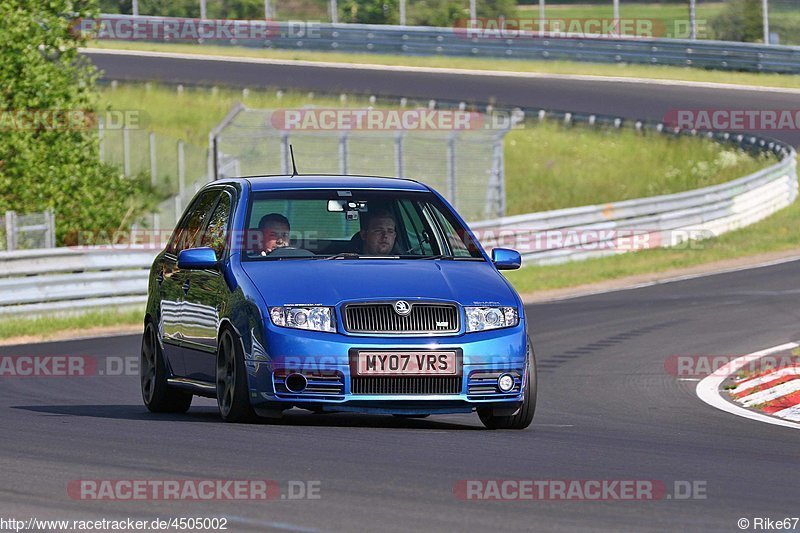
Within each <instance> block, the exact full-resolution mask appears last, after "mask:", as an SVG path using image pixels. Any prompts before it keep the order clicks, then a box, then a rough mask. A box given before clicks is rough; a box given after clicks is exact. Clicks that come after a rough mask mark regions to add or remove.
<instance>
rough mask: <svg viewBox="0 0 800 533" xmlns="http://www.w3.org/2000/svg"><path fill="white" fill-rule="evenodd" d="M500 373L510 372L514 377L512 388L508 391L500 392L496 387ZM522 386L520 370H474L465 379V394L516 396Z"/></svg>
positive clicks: (490, 396)
mask: <svg viewBox="0 0 800 533" xmlns="http://www.w3.org/2000/svg"><path fill="white" fill-rule="evenodd" d="M502 374H511V375H512V376H513V377H514V388H512V389H511V390H510V391H508V392H500V390H499V389H498V388H497V378H499V377H500V376H501V375H502ZM521 388H522V374H521V373H520V372H483V371H476V372H473V373H471V374H470V375H469V380H467V395H468V396H470V397H473V396H481V397H485V398H493V397H500V398H502V397H504V396H516V395H517V394H519V392H520V390H521Z"/></svg>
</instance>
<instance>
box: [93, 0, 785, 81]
mask: <svg viewBox="0 0 800 533" xmlns="http://www.w3.org/2000/svg"><path fill="white" fill-rule="evenodd" d="M186 20H187V19H176V18H169V17H146V16H138V17H133V16H132V15H110V14H104V15H101V16H100V20H99V21H98V22H101V23H102V24H105V26H100V27H101V28H113V27H115V26H114V24H117V26H116V27H124V28H127V31H124V32H117V33H114V32H113V31H112V32H106V34H105V35H107V36H108V37H107V38H108V39H109V40H133V39H134V36H135V39H136V40H144V41H156V42H175V39H168V38H165V35H164V31H163V28H164V27H165V24H171V25H172V27H174V28H182V27H184V26H186ZM200 22H201V21H199V20H197V21H195V23H200ZM237 23H238V24H244V25H247V24H251V25H253V27H254V28H260V29H258V30H254V31H252V32H248V31H242V32H241V34H240V38H238V39H236V38H230V39H219V38H216V39H214V40H207V41H203V39H187V38H186V37H185V34H184V35H183V38H180V39H178V42H183V43H185V42H195V43H200V44H202V43H203V42H209V43H211V44H216V45H226V44H227V45H232V46H245V47H257V48H280V49H291V50H320V51H323V50H324V51H334V52H361V53H378V54H403V55H424V56H430V55H441V56H469V57H487V58H510V59H537V60H570V61H586V62H597V63H638V64H648V65H673V66H684V67H687V66H688V67H697V68H712V69H719V70H743V71H750V72H777V73H795V74H796V73H800V46H783V45H763V44H757V43H737V42H730V41H711V40H708V41H706V40H702V41H699V40H686V39H659V38H641V37H639V38H632V37H618V38H609V37H606V36H585V35H570V34H564V33H561V34H554V33H541V34H540V33H539V32H517V33H516V34H514V35H513V36H505V37H503V36H502V35H501V36H496V35H493V34H491V33H489V32H486V33H484V32H481V31H477V32H472V33H470V31H469V30H467V29H466V28H438V27H426V26H391V25H375V24H328V23H324V24H323V23H315V22H314V23H305V24H304V25H300V29H298V24H297V23H296V22H269V23H265V21H263V20H261V21H237ZM265 24H267V26H266V29H265V30H264V29H263V28H264V26H265ZM120 25H121V26H120ZM135 25H138V28H140V31H138V32H135V31H134V29H135V28H136V27H137V26H135ZM85 27H86V28H87V29H88V28H90V27H91V25H90V24H89V25H86V26H85ZM242 34H243V35H245V36H249V35H254V36H258V37H254V38H241V35H242ZM102 35H103V34H100V36H101V37H102ZM128 35H130V36H128Z"/></svg>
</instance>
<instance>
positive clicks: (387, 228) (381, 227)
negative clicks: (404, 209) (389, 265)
mask: <svg viewBox="0 0 800 533" xmlns="http://www.w3.org/2000/svg"><path fill="white" fill-rule="evenodd" d="M396 230H397V224H396V223H395V220H394V216H392V214H391V213H390V212H389V211H388V210H386V209H379V210H377V211H374V212H371V213H369V214H368V215H367V217H366V220H365V221H364V225H363V227H362V229H361V240H362V242H363V243H364V245H363V251H362V253H363V254H364V255H389V254H390V253H391V252H392V250H393V249H394V241H395V238H396V237H397V231H396Z"/></svg>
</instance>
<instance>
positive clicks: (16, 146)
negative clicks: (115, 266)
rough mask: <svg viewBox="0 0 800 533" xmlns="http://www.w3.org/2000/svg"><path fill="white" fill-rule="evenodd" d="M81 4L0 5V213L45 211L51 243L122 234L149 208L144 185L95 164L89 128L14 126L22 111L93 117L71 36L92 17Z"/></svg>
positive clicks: (27, 0) (88, 79) (16, 0)
mask: <svg viewBox="0 0 800 533" xmlns="http://www.w3.org/2000/svg"><path fill="white" fill-rule="evenodd" d="M86 4H87V3H85V2H73V1H70V0H49V1H48V2H41V1H39V0H3V1H2V2H0V50H2V53H1V54H0V87H2V90H1V91H0V109H1V110H4V111H3V113H4V114H5V123H4V124H2V129H3V130H4V131H3V132H2V135H0V213H1V212H4V211H6V210H15V211H18V212H21V213H28V212H37V211H43V210H45V209H47V208H53V209H54V210H55V213H56V237H57V241H58V242H59V244H64V243H65V242H66V241H65V238H66V237H67V235H73V234H75V232H77V231H86V230H91V231H111V230H117V229H127V228H128V227H129V226H130V224H131V223H132V222H134V221H135V220H136V218H137V217H138V216H140V215H141V214H143V213H144V212H145V210H146V209H148V208H149V207H152V205H153V204H154V202H155V194H154V192H153V191H152V190H151V189H150V187H149V186H148V185H147V183H146V180H145V179H143V178H141V177H140V178H135V179H128V178H125V177H124V176H122V175H121V173H120V172H119V171H118V170H117V169H115V168H114V167H111V166H109V165H106V164H104V163H102V162H101V161H100V159H99V150H98V141H97V136H96V134H95V131H94V125H92V124H89V125H81V126H74V125H73V126H70V127H63V126H59V125H56V126H53V123H52V122H51V123H35V122H34V123H31V122H28V121H26V122H25V123H24V125H22V123H21V122H20V119H19V117H20V116H21V115H20V114H21V113H23V112H24V113H28V114H29V115H28V116H30V114H31V113H37V114H39V116H55V115H58V116H64V115H62V113H64V112H65V111H66V112H70V113H73V112H79V113H83V116H88V117H91V116H94V111H95V109H94V99H95V93H94V84H95V78H96V73H95V69H94V68H93V67H92V65H91V64H89V63H88V61H87V60H86V59H85V58H83V57H81V56H80V55H79V54H78V47H79V46H81V45H82V44H83V40H82V38H81V36H80V35H79V34H78V33H77V32H74V31H72V27H73V23H72V20H73V17H75V16H78V17H89V16H92V15H93V14H94V13H93V12H92V10H90V9H89V7H88V6H87V5H86ZM62 123H63V122H62Z"/></svg>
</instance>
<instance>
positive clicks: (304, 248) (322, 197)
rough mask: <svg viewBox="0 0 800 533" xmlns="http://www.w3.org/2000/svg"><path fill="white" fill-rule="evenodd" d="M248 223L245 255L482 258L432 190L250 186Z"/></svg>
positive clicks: (254, 257) (253, 257)
mask: <svg viewBox="0 0 800 533" xmlns="http://www.w3.org/2000/svg"><path fill="white" fill-rule="evenodd" d="M247 228H248V231H247V239H246V242H245V243H244V253H243V256H244V258H245V259H246V260H275V259H290V258H291V259H301V258H310V259H361V258H385V259H401V258H402V259H453V260H459V259H460V260H483V256H482V255H481V253H480V251H479V249H478V247H477V246H476V245H475V243H473V242H472V241H471V239H470V237H469V236H468V234H467V232H466V230H465V229H464V228H463V227H462V226H461V224H459V223H458V221H457V220H456V219H455V217H454V216H453V215H452V214H451V213H450V212H449V210H448V209H447V208H446V207H445V206H444V205H443V204H442V203H441V202H440V201H439V200H438V198H436V197H435V196H434V195H433V194H430V193H417V192H402V191H375V190H372V191H359V190H329V191H328V190H324V191H270V192H262V193H255V194H254V196H253V200H252V201H251V203H250V207H249V212H248V215H247Z"/></svg>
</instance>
